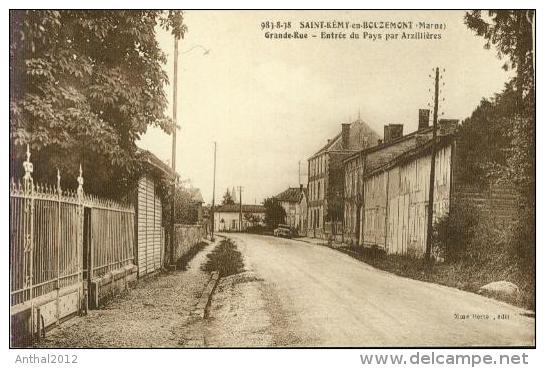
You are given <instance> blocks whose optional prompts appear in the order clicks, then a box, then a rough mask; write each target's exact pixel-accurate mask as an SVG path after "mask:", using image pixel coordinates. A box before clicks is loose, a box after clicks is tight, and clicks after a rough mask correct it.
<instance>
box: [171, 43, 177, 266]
mask: <svg viewBox="0 0 545 368" xmlns="http://www.w3.org/2000/svg"><path fill="white" fill-rule="evenodd" d="M178 41H179V38H178V37H176V36H174V84H173V86H172V87H173V88H172V120H173V122H174V129H173V130H172V172H173V173H174V178H173V181H172V202H171V204H170V206H171V207H170V264H171V266H175V265H176V262H175V260H174V247H175V244H176V242H175V236H176V234H175V230H174V224H175V219H174V217H175V215H176V206H175V202H176V129H178V122H177V119H176V117H177V106H178V104H177V100H178Z"/></svg>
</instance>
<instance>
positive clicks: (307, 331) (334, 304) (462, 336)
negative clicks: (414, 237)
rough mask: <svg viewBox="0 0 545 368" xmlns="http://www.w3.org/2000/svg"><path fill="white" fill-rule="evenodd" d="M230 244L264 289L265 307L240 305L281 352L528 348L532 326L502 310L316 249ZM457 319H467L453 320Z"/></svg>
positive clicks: (262, 241)
mask: <svg viewBox="0 0 545 368" xmlns="http://www.w3.org/2000/svg"><path fill="white" fill-rule="evenodd" d="M229 236H230V237H231V238H233V239H234V240H235V241H236V242H237V244H238V248H239V250H240V251H241V252H242V253H243V255H244V258H245V264H246V269H248V270H250V271H251V272H252V273H254V274H255V275H256V277H257V278H258V279H259V280H262V283H263V285H262V286H261V287H260V290H261V298H262V299H264V300H265V302H261V301H254V302H252V303H247V304H249V305H251V306H252V308H255V305H263V308H262V309H264V310H265V312H266V313H267V314H268V317H267V321H268V323H269V324H270V326H269V328H262V329H261V330H263V331H269V332H270V331H271V330H274V331H275V332H274V333H275V334H280V335H284V336H277V338H276V339H275V341H280V345H307V346H375V347H376V346H504V345H519V346H520V345H533V344H534V340H535V339H534V323H535V320H534V319H533V318H529V317H525V316H523V315H521V313H524V312H525V311H524V310H521V309H519V308H516V307H513V306H510V305H508V304H505V303H501V302H497V301H495V300H492V299H488V298H485V297H481V296H479V295H476V294H472V293H468V292H464V291H460V290H457V289H453V288H448V287H444V286H440V285H436V284H431V283H425V282H420V281H416V280H411V279H406V278H402V277H398V276H395V275H393V274H390V273H387V272H384V271H380V270H377V269H374V268H372V267H371V266H369V265H367V264H365V263H362V262H360V261H358V260H355V259H353V258H351V257H350V256H348V255H345V254H343V253H341V252H338V251H335V250H332V249H330V248H327V247H323V246H317V245H311V244H308V243H304V242H301V241H295V240H286V239H277V238H273V237H265V236H257V235H245V234H235V235H231V234H230V235H229ZM230 308H231V309H232V307H230ZM238 308H241V307H240V306H239V307H238ZM243 312H244V311H238V312H237V311H235V312H232V313H233V315H236V314H237V313H243ZM251 314H253V315H256V314H255V312H252V313H251ZM457 314H458V315H470V316H471V317H470V318H469V319H458V318H456V315H457ZM500 315H501V316H504V317H506V318H507V319H500V318H498V316H500ZM477 316H481V318H483V317H485V316H488V318H489V319H488V320H487V319H477ZM256 318H257V317H256ZM225 323H228V321H225ZM279 324H281V326H279ZM220 344H224V345H229V342H225V341H224V342H223V343H220Z"/></svg>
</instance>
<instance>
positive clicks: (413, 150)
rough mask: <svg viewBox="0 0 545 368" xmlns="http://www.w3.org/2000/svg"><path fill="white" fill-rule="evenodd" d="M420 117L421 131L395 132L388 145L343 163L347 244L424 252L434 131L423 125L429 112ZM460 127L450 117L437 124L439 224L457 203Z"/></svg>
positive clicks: (396, 251) (407, 252)
mask: <svg viewBox="0 0 545 368" xmlns="http://www.w3.org/2000/svg"><path fill="white" fill-rule="evenodd" d="M419 116H420V121H419V130H418V131H416V132H413V133H411V134H409V135H407V136H400V134H402V130H399V129H400V128H396V129H397V133H394V134H393V135H391V136H390V137H389V141H386V142H383V143H382V144H380V145H378V146H377V147H373V148H370V149H367V150H363V151H361V152H359V153H358V154H356V155H353V156H351V157H349V158H347V159H346V160H345V161H344V164H345V208H344V209H345V227H344V237H345V241H346V242H348V243H351V244H358V245H364V246H367V247H376V248H378V249H383V250H384V251H386V252H387V253H394V254H404V255H414V256H421V255H422V254H424V252H425V250H426V239H427V220H428V203H429V202H428V200H429V193H430V185H429V180H430V169H431V155H432V144H433V142H432V134H433V132H432V129H431V128H429V127H428V124H426V123H427V120H426V121H424V119H428V117H429V112H427V113H426V112H425V110H424V112H423V111H420V114H419ZM457 124H458V121H457V120H446V119H445V120H440V122H439V124H438V125H439V126H438V138H437V140H436V143H435V145H436V146H435V147H436V155H435V184H434V204H433V218H434V221H436V220H437V219H438V218H440V217H442V216H444V215H446V214H447V213H449V211H450V206H451V203H452V198H453V185H452V182H453V171H454V170H453V162H454V156H455V146H456V134H455V132H456V127H457ZM401 129H402V128H401ZM386 130H387V128H386V127H385V136H387V134H386Z"/></svg>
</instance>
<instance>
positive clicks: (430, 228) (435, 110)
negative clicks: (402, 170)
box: [425, 68, 439, 264]
mask: <svg viewBox="0 0 545 368" xmlns="http://www.w3.org/2000/svg"><path fill="white" fill-rule="evenodd" d="M438 108H439V68H435V93H434V106H433V129H432V131H433V133H432V143H431V165H430V166H431V167H430V189H429V197H428V234H427V238H426V256H425V260H426V263H427V264H429V262H430V260H431V242H432V236H433V197H434V192H435V151H436V144H437V142H436V138H437V113H438Z"/></svg>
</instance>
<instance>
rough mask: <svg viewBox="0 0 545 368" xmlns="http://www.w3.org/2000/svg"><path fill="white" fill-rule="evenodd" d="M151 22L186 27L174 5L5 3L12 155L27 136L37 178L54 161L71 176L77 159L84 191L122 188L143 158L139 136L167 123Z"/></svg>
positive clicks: (45, 175)
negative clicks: (54, 7)
mask: <svg viewBox="0 0 545 368" xmlns="http://www.w3.org/2000/svg"><path fill="white" fill-rule="evenodd" d="M157 26H162V27H164V28H166V29H168V30H170V31H171V32H172V33H173V34H174V35H176V36H178V37H183V34H184V32H185V31H186V30H187V29H186V27H185V25H184V24H183V14H182V12H180V11H169V12H160V11H144V10H142V11H140V10H139V11H134V10H131V11H117V10H108V11H106V10H104V11H102V10H101V11H96V10H94V11H85V10H63V11H49V10H38V11H32V10H27V11H12V12H10V52H9V58H10V144H11V147H10V148H11V152H12V157H11V159H12V160H17V159H20V158H21V156H22V155H23V152H24V150H25V146H26V144H30V147H31V151H32V152H33V153H34V154H33V161H34V162H35V168H36V169H35V177H36V178H37V179H38V180H44V181H48V182H51V179H52V177H53V176H54V175H55V168H59V169H61V171H62V173H63V177H64V178H70V180H72V182H67V183H66V185H67V186H70V185H71V184H74V183H75V178H76V176H77V170H78V167H79V164H80V163H82V165H83V170H84V177H85V187H86V190H87V191H90V192H94V193H96V194H101V195H108V196H114V195H119V193H123V192H124V191H126V189H127V188H128V187H129V186H130V185H131V183H134V178H135V176H136V175H137V173H138V171H139V170H140V168H141V167H140V165H139V162H138V159H137V155H136V154H135V153H136V144H135V142H136V140H137V139H138V138H139V137H140V136H141V135H142V134H144V133H145V132H146V129H147V128H148V127H149V126H158V127H161V128H162V129H163V130H165V131H166V132H170V131H171V130H172V127H173V124H172V121H171V120H170V119H169V118H168V117H167V115H166V107H167V99H166V96H165V90H164V87H165V85H166V84H167V83H168V78H167V74H166V72H165V70H164V64H165V63H166V55H165V53H164V52H163V51H162V50H161V49H160V47H159V44H158V42H157V39H156V37H155V36H156V34H155V31H156V27H157ZM18 166H20V165H17V166H14V167H13V169H14V170H12V174H14V171H16V170H17V169H18Z"/></svg>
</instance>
